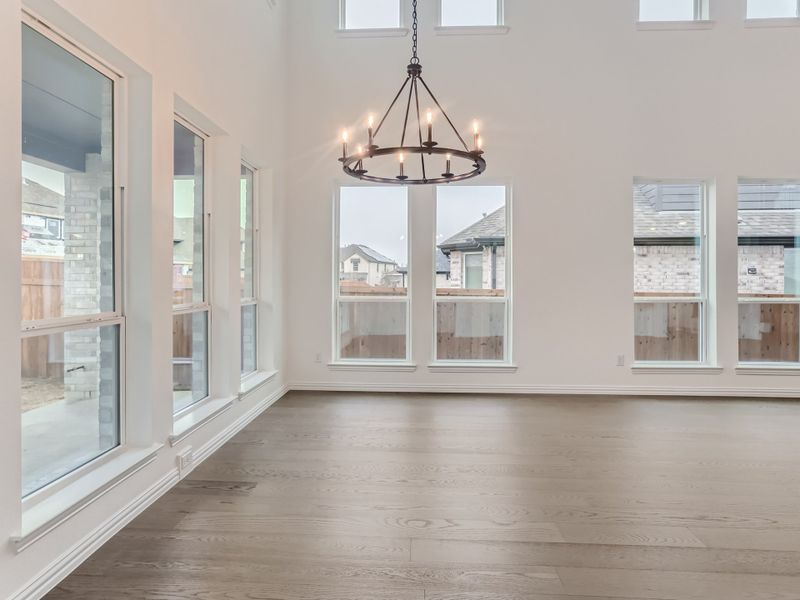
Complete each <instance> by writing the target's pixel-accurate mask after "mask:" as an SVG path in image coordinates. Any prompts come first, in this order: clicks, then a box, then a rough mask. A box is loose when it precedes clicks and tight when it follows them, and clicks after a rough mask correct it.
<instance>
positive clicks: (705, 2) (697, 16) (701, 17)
mask: <svg viewBox="0 0 800 600" xmlns="http://www.w3.org/2000/svg"><path fill="white" fill-rule="evenodd" d="M711 1H712V0H694V1H693V4H694V11H693V12H694V15H693V17H692V18H691V19H667V20H659V21H651V20H642V2H643V0H638V2H637V6H636V8H637V11H636V22H637V23H639V24H643V25H646V24H648V23H670V24H680V23H704V22H708V21H709V19H710V18H711V16H710V15H711Z"/></svg>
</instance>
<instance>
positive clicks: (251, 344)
mask: <svg viewBox="0 0 800 600" xmlns="http://www.w3.org/2000/svg"><path fill="white" fill-rule="evenodd" d="M240 196H241V197H240V206H241V208H240V217H239V219H240V224H239V233H240V244H241V250H240V258H239V269H240V273H241V275H240V277H241V298H242V308H241V311H242V342H241V351H242V364H241V373H242V376H243V377H244V376H246V375H249V374H250V373H254V372H255V371H257V370H258V300H257V296H258V285H257V281H258V278H257V273H258V267H257V265H258V252H257V248H258V244H257V241H258V227H257V226H256V206H255V204H256V203H255V172H254V171H253V169H251V168H250V167H248V166H247V165H244V164H243V165H242V175H241V192H240Z"/></svg>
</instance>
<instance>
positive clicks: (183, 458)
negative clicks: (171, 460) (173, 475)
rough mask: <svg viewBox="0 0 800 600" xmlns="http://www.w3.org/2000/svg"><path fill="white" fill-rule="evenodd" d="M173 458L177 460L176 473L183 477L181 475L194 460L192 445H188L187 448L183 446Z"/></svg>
mask: <svg viewBox="0 0 800 600" xmlns="http://www.w3.org/2000/svg"><path fill="white" fill-rule="evenodd" d="M175 459H176V461H177V462H178V474H179V475H180V476H181V477H183V475H184V474H185V473H186V471H188V470H189V469H190V468H191V466H192V463H193V462H194V454H193V452H192V447H191V446H189V447H188V448H184V449H183V450H181V451H180V452H178V454H177V456H176V457H175Z"/></svg>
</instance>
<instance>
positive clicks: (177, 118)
mask: <svg viewBox="0 0 800 600" xmlns="http://www.w3.org/2000/svg"><path fill="white" fill-rule="evenodd" d="M172 117H173V122H174V123H178V124H179V125H182V126H183V127H185V128H186V129H188V130H189V131H191V132H192V133H194V134H195V135H197V136H199V137H200V138H202V139H203V301H202V302H189V303H186V304H172V318H173V319H174V318H175V317H177V316H184V315H194V314H197V313H203V312H204V313H206V387H207V390H206V395H205V397H203V398H201V399H200V400H198V401H196V402H193V403H192V404H190V405H189V406H186V407H184V408H182V409H181V410H179V411H175V404H174V402H175V395H174V390H173V395H172V400H173V405H172V417H173V420H174V421H178V420H179V419H180V418H181V417H183V416H185V415H186V414H189V413H191V412H192V411H194V410H196V409H197V408H199V407H201V406H203V405H204V404H206V403H207V402H208V401H209V400H210V399H211V397H212V394H211V389H212V387H211V386H212V381H211V379H212V372H213V369H212V361H213V356H212V351H213V350H212V349H213V344H212V319H213V311H212V308H213V301H212V299H211V291H212V290H213V287H214V286H213V285H212V282H211V277H212V270H211V257H212V248H211V239H212V238H211V195H210V194H209V188H210V185H209V184H210V179H211V178H210V177H209V173H210V172H211V169H210V168H209V155H210V152H209V150H208V144H209V141H210V139H211V135H210V134H208V133H206V132H205V131H203V130H202V129H201V128H199V127H198V126H197V125H195V124H194V123H193V122H192V121H190V120H189V119H188V118H186V117H184V116H183V115H181V114H180V113H179V112H177V111H175V112H174V113H173V115H172ZM173 169H174V165H173ZM173 181H174V172H173ZM174 201H175V196H174V191H173V196H172V202H173V204H172V219H173V227H172V228H170V231H171V232H172V239H175V232H174V219H175V205H174ZM171 260H174V255H173V257H171ZM172 264H173V267H174V263H172ZM174 291H175V290H174V287H173V288H172V292H173V293H174ZM170 357H171V359H173V360H174V356H172V352H170ZM172 368H173V369H174V363H173V365H172Z"/></svg>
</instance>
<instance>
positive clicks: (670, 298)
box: [633, 183, 707, 362]
mask: <svg viewBox="0 0 800 600" xmlns="http://www.w3.org/2000/svg"><path fill="white" fill-rule="evenodd" d="M705 206H706V186H705V185H704V184H702V183H637V184H635V185H634V187H633V222H634V239H633V244H634V246H633V269H634V302H635V320H634V329H635V336H636V351H635V360H636V361H639V362H649V361H652V362H700V361H703V360H704V347H705V335H704V331H705V327H704V320H705V314H706V270H707V269H706V266H705V262H706V259H705V231H706V228H705Z"/></svg>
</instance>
